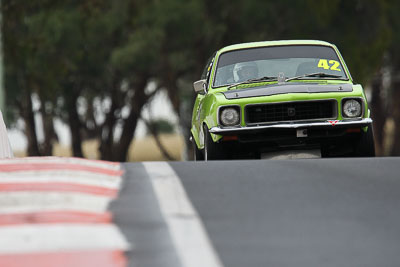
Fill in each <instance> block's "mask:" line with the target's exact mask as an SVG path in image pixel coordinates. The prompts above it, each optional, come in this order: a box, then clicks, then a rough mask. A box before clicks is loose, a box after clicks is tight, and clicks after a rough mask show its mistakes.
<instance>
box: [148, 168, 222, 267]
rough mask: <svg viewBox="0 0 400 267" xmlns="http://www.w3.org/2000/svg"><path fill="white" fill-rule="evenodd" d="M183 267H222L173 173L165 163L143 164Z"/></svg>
mask: <svg viewBox="0 0 400 267" xmlns="http://www.w3.org/2000/svg"><path fill="white" fill-rule="evenodd" d="M143 165H144V167H145V168H146V171H147V173H148V174H149V176H150V180H151V183H152V185H153V188H154V191H155V194H156V196H157V200H158V203H159V205H160V208H161V212H162V214H163V216H164V218H165V220H166V222H167V225H168V228H169V231H170V233H171V236H172V239H173V241H174V243H175V247H176V249H177V253H178V256H179V258H180V260H181V262H182V266H184V267H205V266H207V267H222V266H223V265H222V262H221V260H220V259H219V257H218V255H217V253H216V252H215V250H214V248H213V246H212V244H211V242H210V239H209V237H208V235H207V232H206V230H205V228H204V225H203V224H202V222H201V219H200V218H199V215H198V214H197V212H196V210H195V209H194V207H193V205H192V203H191V202H190V200H189V198H188V196H187V194H186V192H185V190H184V188H183V186H182V183H181V182H180V180H179V178H178V176H177V175H176V173H175V171H174V170H173V169H172V168H171V167H170V165H169V164H168V163H165V162H145V163H143Z"/></svg>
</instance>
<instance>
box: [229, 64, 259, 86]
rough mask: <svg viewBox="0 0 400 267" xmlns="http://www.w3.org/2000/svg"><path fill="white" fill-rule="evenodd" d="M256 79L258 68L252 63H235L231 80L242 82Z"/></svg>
mask: <svg viewBox="0 0 400 267" xmlns="http://www.w3.org/2000/svg"><path fill="white" fill-rule="evenodd" d="M257 77H258V67H257V64H256V63H254V62H241V63H236V64H235V67H234V68H233V79H234V80H235V82H243V81H246V80H248V79H255V78H257Z"/></svg>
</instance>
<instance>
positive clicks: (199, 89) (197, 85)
mask: <svg viewBox="0 0 400 267" xmlns="http://www.w3.org/2000/svg"><path fill="white" fill-rule="evenodd" d="M193 88H194V91H195V92H196V93H198V94H202V95H204V94H205V93H206V80H199V81H197V82H194V83H193Z"/></svg>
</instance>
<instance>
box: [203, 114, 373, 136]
mask: <svg viewBox="0 0 400 267" xmlns="http://www.w3.org/2000/svg"><path fill="white" fill-rule="evenodd" d="M371 124H372V119H371V118H365V119H361V120H345V121H337V120H332V121H321V122H300V123H296V122H293V123H287V122H285V123H276V124H268V125H252V126H246V127H230V128H228V127H225V128H221V127H212V128H211V129H210V133H213V134H222V135H223V134H235V133H244V132H252V131H262V130H267V129H299V128H300V129H301V128H305V129H306V128H314V127H316V128H329V127H331V128H332V127H337V128H339V127H340V128H341V127H346V128H348V127H365V126H369V125H371Z"/></svg>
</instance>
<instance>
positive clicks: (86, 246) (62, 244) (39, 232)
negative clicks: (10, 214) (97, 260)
mask: <svg viewBox="0 0 400 267" xmlns="http://www.w3.org/2000/svg"><path fill="white" fill-rule="evenodd" d="M0 237H1V238H0V254H7V253H32V252H59V251H63V252H65V251H80V250H98V249H112V250H128V249H129V248H130V246H129V243H128V242H127V241H126V239H125V238H124V236H123V235H122V234H121V232H120V231H119V230H118V228H117V227H116V226H114V225H111V224H92V225H90V224H86V225H85V224H39V225H38V224H36V225H23V226H20V225H19V226H3V227H0Z"/></svg>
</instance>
